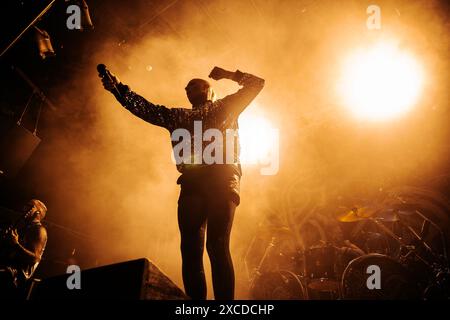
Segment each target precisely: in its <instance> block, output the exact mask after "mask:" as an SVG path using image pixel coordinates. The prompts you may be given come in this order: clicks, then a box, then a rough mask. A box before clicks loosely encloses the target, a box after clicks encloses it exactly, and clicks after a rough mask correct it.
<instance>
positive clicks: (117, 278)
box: [30, 258, 188, 300]
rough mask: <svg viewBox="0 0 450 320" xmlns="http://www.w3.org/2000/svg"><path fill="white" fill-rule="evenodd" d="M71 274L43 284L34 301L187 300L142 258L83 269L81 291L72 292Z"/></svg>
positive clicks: (43, 281)
mask: <svg viewBox="0 0 450 320" xmlns="http://www.w3.org/2000/svg"><path fill="white" fill-rule="evenodd" d="M71 275H72V274H71V273H68V274H64V275H59V276H55V277H51V278H47V279H43V280H42V281H40V282H39V283H38V284H37V285H36V286H35V288H34V289H33V291H32V293H31V296H30V298H31V300H43V299H130V300H185V299H188V297H187V296H186V295H185V294H184V292H183V291H182V290H181V289H180V288H178V287H177V286H176V285H175V283H173V282H172V281H171V280H170V279H169V278H168V277H167V276H166V275H165V274H164V273H163V272H162V271H161V270H159V269H158V267H157V266H155V265H154V264H153V263H152V262H151V261H149V260H148V259H145V258H142V259H137V260H132V261H127V262H121V263H117V264H112V265H107V266H103V267H98V268H93V269H87V270H82V271H81V273H80V278H81V288H80V289H69V288H68V286H67V279H68V278H69V277H70V276H71Z"/></svg>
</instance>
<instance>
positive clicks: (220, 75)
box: [209, 67, 234, 80]
mask: <svg viewBox="0 0 450 320" xmlns="http://www.w3.org/2000/svg"><path fill="white" fill-rule="evenodd" d="M233 74H234V73H233V72H230V71H227V70H225V69H222V68H219V67H214V69H212V71H211V73H210V74H209V77H210V78H211V79H214V80H220V79H225V78H227V79H231V78H232V76H233Z"/></svg>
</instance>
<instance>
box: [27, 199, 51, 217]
mask: <svg viewBox="0 0 450 320" xmlns="http://www.w3.org/2000/svg"><path fill="white" fill-rule="evenodd" d="M24 212H25V213H27V214H28V219H29V220H33V221H41V220H43V219H44V218H45V215H46V214H47V207H46V206H45V204H44V203H43V202H42V201H40V200H37V199H31V200H30V201H28V202H27V204H26V205H25V206H24Z"/></svg>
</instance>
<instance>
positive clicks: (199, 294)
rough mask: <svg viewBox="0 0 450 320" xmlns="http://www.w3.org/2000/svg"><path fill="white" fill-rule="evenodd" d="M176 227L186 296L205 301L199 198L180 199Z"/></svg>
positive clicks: (203, 223) (203, 215) (201, 213)
mask: <svg viewBox="0 0 450 320" xmlns="http://www.w3.org/2000/svg"><path fill="white" fill-rule="evenodd" d="M178 226H179V228H180V233H181V256H182V260H183V262H182V263H183V267H182V273H183V283H184V288H185V290H186V294H187V295H188V296H189V297H191V298H192V299H206V280H205V272H204V270H203V248H204V241H205V226H206V216H205V212H204V209H203V205H202V201H201V198H200V197H197V196H183V197H180V199H179V200H178Z"/></svg>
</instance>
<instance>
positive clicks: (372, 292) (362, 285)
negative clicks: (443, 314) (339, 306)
mask: <svg viewBox="0 0 450 320" xmlns="http://www.w3.org/2000/svg"><path fill="white" fill-rule="evenodd" d="M374 266H375V268H374ZM377 267H378V268H377ZM374 269H376V270H379V274H378V275H379V277H380V278H379V284H380V286H379V288H377V287H374V286H372V285H370V284H373V283H372V279H373V278H372V277H377V276H378V275H377V274H376V273H377V271H376V270H375V271H374ZM369 277H371V279H369ZM368 280H369V281H368ZM341 286H342V297H343V298H344V299H361V300H397V299H418V298H419V290H418V288H417V287H416V283H415V281H414V279H413V278H412V277H411V275H410V273H409V272H408V269H407V268H405V267H404V266H403V265H402V264H400V263H399V262H397V261H396V260H394V259H393V258H390V257H388V256H386V255H382V254H377V253H373V254H367V255H364V256H361V257H358V258H356V259H354V260H352V261H351V262H350V263H349V264H348V266H347V268H346V269H345V271H344V273H343V274H342V281H341Z"/></svg>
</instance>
